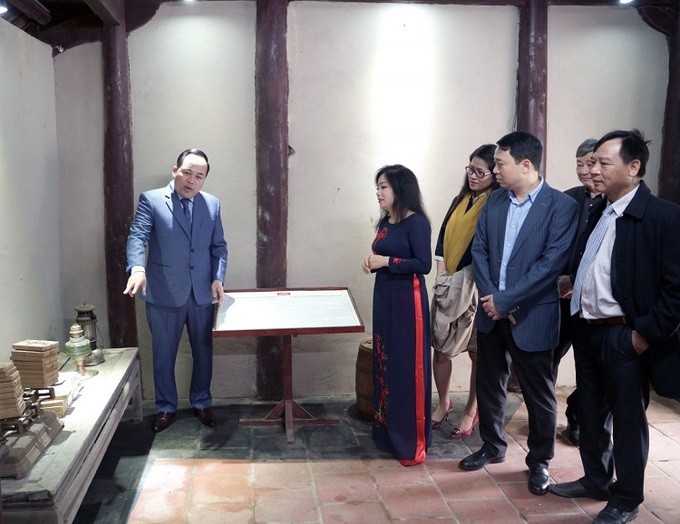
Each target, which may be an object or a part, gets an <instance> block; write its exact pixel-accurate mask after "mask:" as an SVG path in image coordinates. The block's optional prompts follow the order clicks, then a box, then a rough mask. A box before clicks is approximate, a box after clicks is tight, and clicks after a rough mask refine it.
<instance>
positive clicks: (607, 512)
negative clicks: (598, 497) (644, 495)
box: [593, 504, 638, 524]
mask: <svg viewBox="0 0 680 524" xmlns="http://www.w3.org/2000/svg"><path fill="white" fill-rule="evenodd" d="M637 515H638V509H637V508H635V509H634V510H633V511H624V510H622V509H618V508H615V507H614V506H610V505H609V504H607V505H606V506H605V507H604V509H603V510H602V511H600V512H599V513H598V514H597V517H595V520H594V521H593V524H625V523H626V522H630V521H631V520H635V517H637Z"/></svg>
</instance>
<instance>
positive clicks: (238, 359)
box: [128, 2, 256, 398]
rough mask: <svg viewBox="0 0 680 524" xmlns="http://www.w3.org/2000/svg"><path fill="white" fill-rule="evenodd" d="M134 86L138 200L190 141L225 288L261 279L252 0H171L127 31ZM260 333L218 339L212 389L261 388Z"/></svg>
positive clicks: (143, 333)
mask: <svg viewBox="0 0 680 524" xmlns="http://www.w3.org/2000/svg"><path fill="white" fill-rule="evenodd" d="M128 46H129V53H130V77H131V89H132V126H133V127H132V139H133V145H132V150H133V161H134V169H135V172H134V176H135V188H134V190H135V202H136V201H137V197H138V195H139V193H141V192H142V191H146V190H148V189H152V188H156V187H161V186H165V185H166V184H167V183H168V182H169V181H170V180H171V172H170V170H171V168H172V166H173V164H174V162H175V160H176V159H177V155H178V154H179V153H180V152H181V151H182V150H183V149H186V148H188V147H197V148H200V149H203V150H204V151H205V152H206V153H207V154H208V157H209V159H210V173H209V175H208V178H207V180H206V183H205V186H204V189H205V190H206V191H207V192H209V193H212V194H214V195H216V196H217V197H219V198H220V199H221V201H222V220H223V223H224V229H225V234H226V238H227V242H228V246H229V261H228V269H227V281H226V287H227V288H253V287H255V222H256V188H255V117H254V114H255V98H254V93H255V86H254V75H255V3H254V2H196V3H193V4H187V3H183V2H182V3H180V2H170V3H164V4H162V5H161V7H160V9H159V12H158V13H157V14H156V16H155V17H154V18H153V19H152V20H151V21H150V22H148V23H147V24H146V25H144V26H143V27H141V28H140V29H138V30H136V31H134V32H133V33H132V34H130V36H129V38H128ZM137 325H138V332H139V345H140V350H141V355H142V373H143V386H144V390H145V395H146V396H147V397H152V396H153V387H152V383H153V382H152V371H151V369H152V368H151V349H150V348H151V341H150V334H149V331H148V327H147V323H146V318H145V312H144V303H143V302H140V301H138V302H137ZM254 344H255V340H254V339H252V338H239V339H220V340H217V341H216V344H215V361H214V371H213V382H212V394H213V396H215V397H230V396H249V395H254V393H255V371H256V370H255V367H256V366H255V355H254ZM191 363H192V359H191V349H190V347H189V345H188V342H187V340H184V341H183V343H182V345H181V347H180V352H179V356H178V359H177V368H176V375H177V384H178V390H179V394H180V397H183V398H188V391H189V381H190V376H191Z"/></svg>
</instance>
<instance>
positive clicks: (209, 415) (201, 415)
mask: <svg viewBox="0 0 680 524" xmlns="http://www.w3.org/2000/svg"><path fill="white" fill-rule="evenodd" d="M194 415H196V416H197V417H198V420H200V421H201V424H203V425H204V426H208V427H209V428H214V427H215V416H214V415H213V412H212V409H210V408H203V409H196V408H194Z"/></svg>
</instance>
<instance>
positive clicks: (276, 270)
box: [255, 0, 288, 400]
mask: <svg viewBox="0 0 680 524" xmlns="http://www.w3.org/2000/svg"><path fill="white" fill-rule="evenodd" d="M287 16H288V0H257V22H256V49H255V118H256V124H255V127H256V139H257V140H256V143H257V145H256V150H257V151H256V162H257V271H256V278H257V287H259V288H269V287H285V286H286V274H287V263H286V257H287V255H286V250H287V240H288V59H287V54H286V31H287ZM282 347H283V340H282V339H281V337H261V338H259V339H258V344H257V394H258V397H260V398H262V399H265V400H272V399H279V398H281V395H282V394H283V383H282V380H281V378H282V375H281V366H282Z"/></svg>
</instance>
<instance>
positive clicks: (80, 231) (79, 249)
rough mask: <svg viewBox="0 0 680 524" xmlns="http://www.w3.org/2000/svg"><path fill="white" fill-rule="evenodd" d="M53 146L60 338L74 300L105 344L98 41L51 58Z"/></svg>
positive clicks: (101, 103)
mask: <svg viewBox="0 0 680 524" xmlns="http://www.w3.org/2000/svg"><path fill="white" fill-rule="evenodd" d="M54 69H55V91H56V114H57V135H58V146H59V180H60V185H61V188H62V192H61V202H60V204H61V205H60V220H61V231H60V239H61V246H62V252H61V262H62V265H61V267H62V271H61V273H62V282H63V289H62V315H63V321H62V326H61V329H62V331H63V332H64V337H66V336H67V334H68V329H69V327H70V326H71V324H73V322H74V321H75V317H76V315H77V313H76V311H75V310H74V307H75V306H76V305H78V304H83V303H87V304H92V305H94V306H95V311H94V313H95V315H96V316H97V327H98V328H99V331H100V334H99V335H98V337H97V338H98V340H97V346H98V347H111V340H110V338H109V320H108V306H107V295H106V257H105V253H104V91H103V72H102V46H101V43H92V44H84V45H80V46H78V47H74V48H72V49H68V50H67V51H65V52H63V53H61V54H59V55H57V56H56V57H55V59H54Z"/></svg>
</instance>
